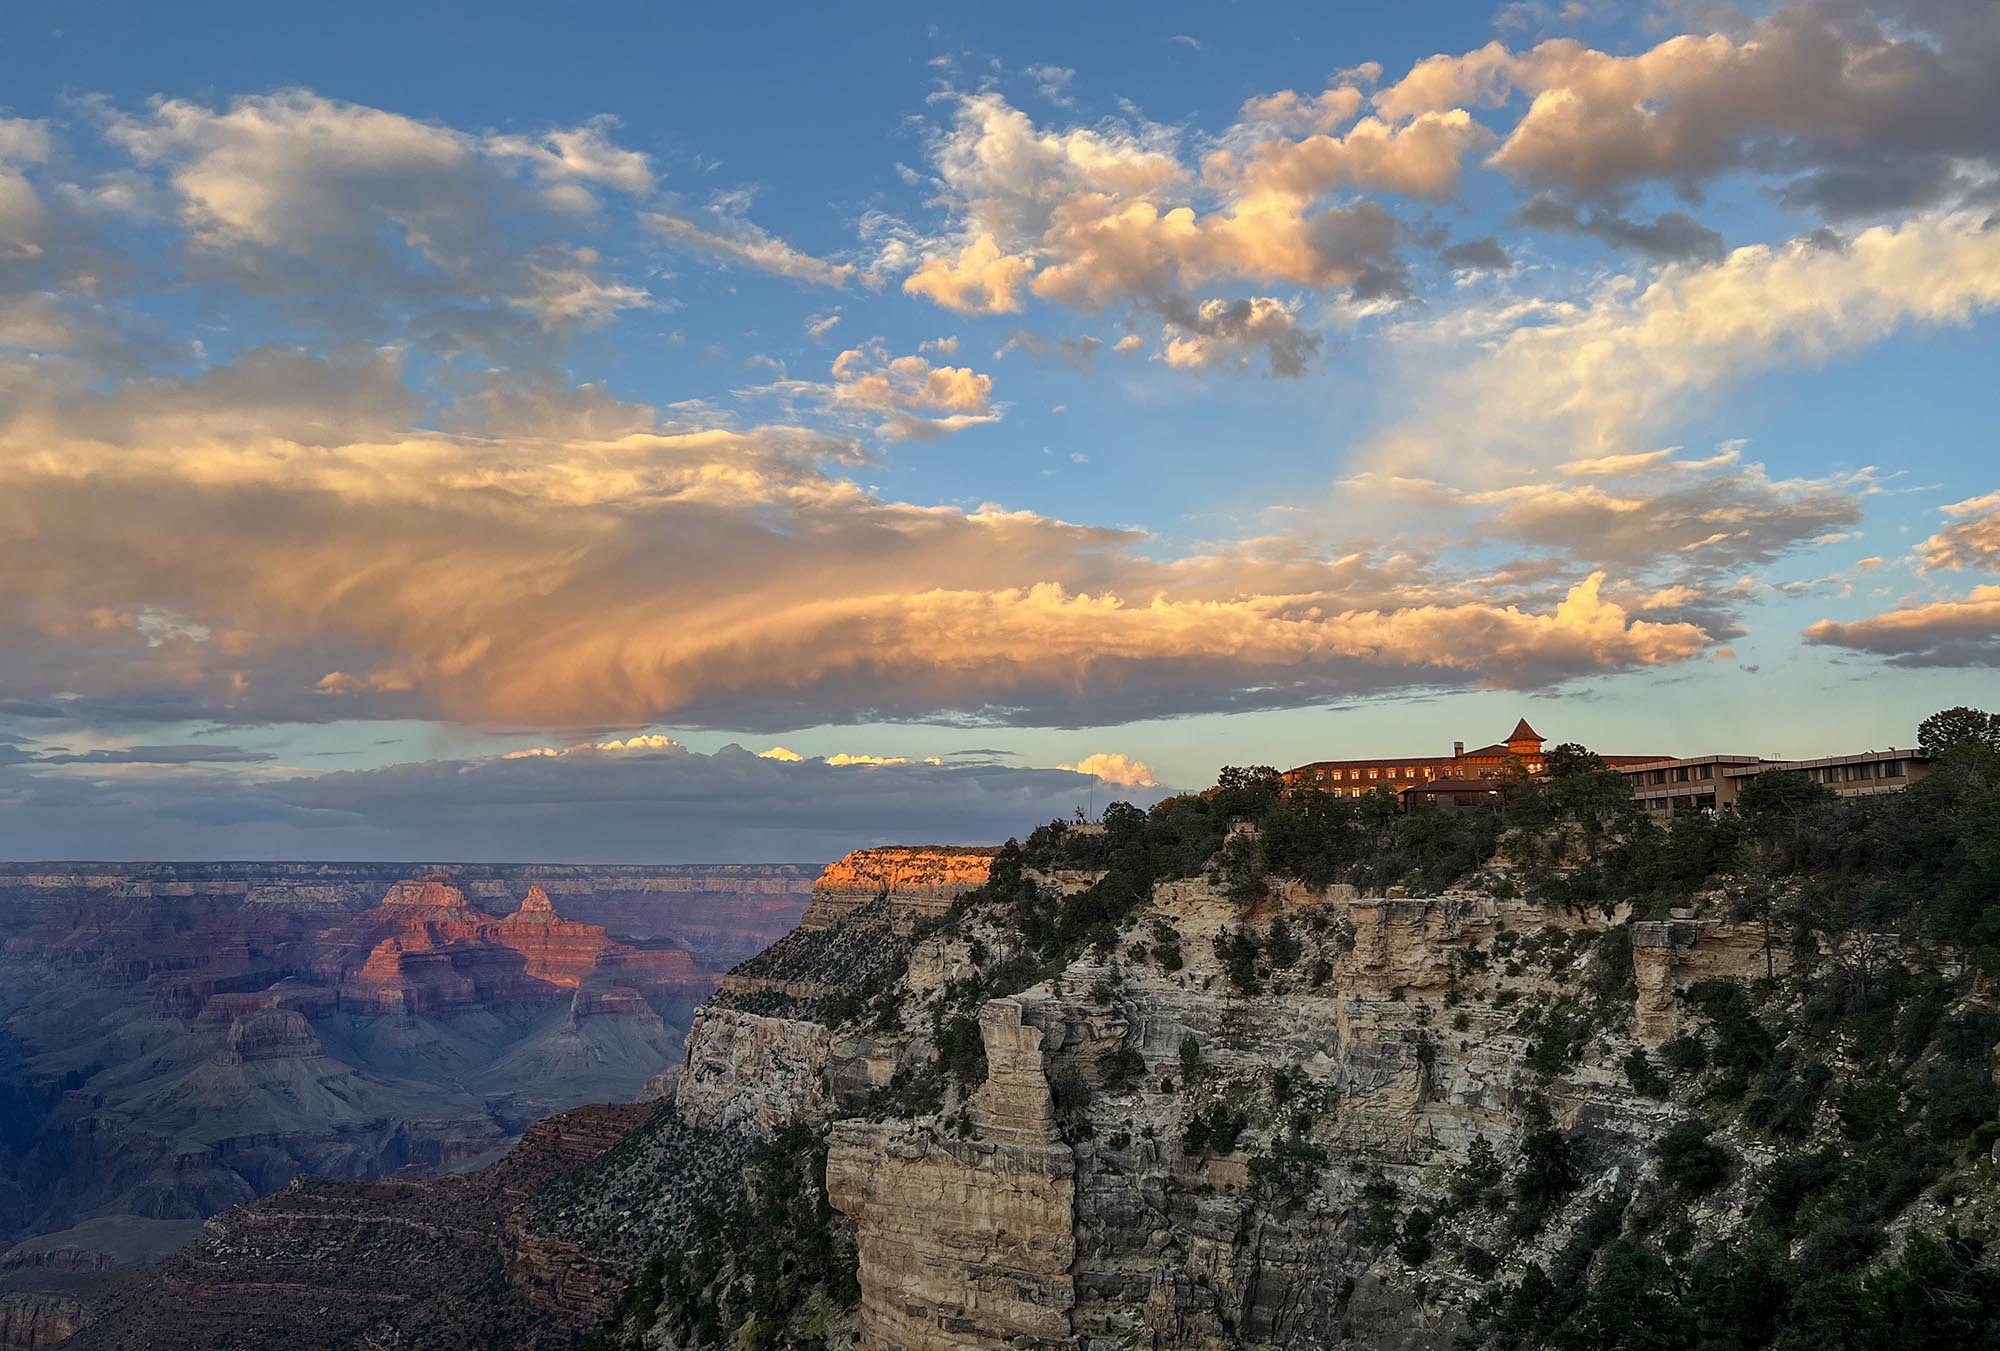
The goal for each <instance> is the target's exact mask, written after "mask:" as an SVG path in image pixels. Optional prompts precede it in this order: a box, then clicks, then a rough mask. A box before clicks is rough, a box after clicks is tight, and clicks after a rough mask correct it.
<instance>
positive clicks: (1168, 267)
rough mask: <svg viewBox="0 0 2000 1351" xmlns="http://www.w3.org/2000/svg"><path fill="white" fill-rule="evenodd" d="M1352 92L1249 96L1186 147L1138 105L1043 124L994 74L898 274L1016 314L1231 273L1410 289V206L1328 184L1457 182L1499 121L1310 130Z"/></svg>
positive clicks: (909, 283) (1267, 280) (958, 299)
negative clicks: (936, 223)
mask: <svg viewBox="0 0 2000 1351" xmlns="http://www.w3.org/2000/svg"><path fill="white" fill-rule="evenodd" d="M1357 100H1358V95H1354V94H1352V91H1349V93H1348V94H1341V93H1339V92H1337V91H1330V92H1329V93H1328V94H1326V95H1322V96H1317V97H1314V98H1306V97H1304V96H1300V95H1297V94H1290V93H1287V94H1279V95H1270V96H1266V97H1263V98H1259V99H1253V100H1251V101H1250V102H1249V103H1248V104H1246V105H1245V112H1244V119H1245V120H1244V121H1243V122H1241V123H1239V124H1238V125H1236V126H1234V127H1231V128H1229V129H1228V130H1226V131H1225V132H1224V133H1222V134H1221V135H1220V136H1218V137H1216V138H1215V139H1214V148H1213V149H1211V150H1209V151H1208V153H1206V154H1204V155H1202V156H1201V157H1200V159H1199V162H1198V163H1189V162H1187V161H1186V159H1185V158H1184V157H1183V154H1182V140H1183V137H1182V135H1181V133H1180V132H1178V131H1177V130H1176V129H1174V128H1170V127H1165V126H1161V125H1159V124H1156V123H1150V122H1146V121H1143V120H1140V119H1136V118H1128V119H1126V120H1124V121H1106V122H1101V123H1098V124H1096V125H1093V126H1088V127H1081V126H1080V127H1069V128H1065V129H1056V128H1046V127H1041V126H1037V125H1036V124H1035V122H1034V121H1033V120H1031V119H1030V118H1029V117H1028V116H1027V115H1026V114H1025V113H1023V112H1021V111H1020V110H1019V109H1017V108H1014V107H1013V106H1011V105H1010V104H1008V103H1007V102H1006V100H1005V99H1004V98H1003V97H1001V96H1000V95H999V94H997V93H994V92H992V91H984V92H980V93H976V94H960V95H956V96H954V97H953V98H952V99H951V102H950V106H951V108H952V117H951V121H950V122H949V124H948V125H946V126H945V127H943V128H940V129H939V130H938V131H936V133H935V134H934V136H933V138H932V142H931V146H930V151H931V160H932V165H933V168H934V170H935V175H936V180H935V181H936V183H937V187H938V191H937V194H936V200H937V202H938V203H939V204H941V205H942V206H943V207H944V209H945V211H946V214H947V217H948V222H947V228H946V229H945V230H944V231H942V232H941V233H939V234H938V235H936V236H934V237H932V238H929V239H920V240H917V241H915V242H911V241H909V240H905V239H901V238H899V239H897V240H895V241H894V247H895V249H896V251H897V252H899V253H902V252H909V253H911V254H913V261H912V263H911V264H910V271H909V273H908V275H907V276H905V277H904V280H903V289H904V291H905V292H907V293H908V294H911V295H916V296H922V297H925V298H927V299H929V300H931V301H933V302H934V303H936V304H938V305H941V306H943V307H945V308H947V309H951V310H954V311H957V312H960V313H966V314H1012V313H1019V312H1020V311H1022V310H1023V309H1024V308H1025V307H1026V305H1027V304H1028V302H1029V300H1030V298H1034V299H1039V300H1041V301H1044V302H1048V303H1054V304H1060V305H1066V306H1070V307H1074V308H1078V309H1083V310H1086V311H1092V312H1095V311H1100V310H1104V309H1107V308H1111V307H1120V306H1123V307H1135V308H1139V309H1145V310H1151V311H1154V312H1156V313H1160V314H1163V315H1166V316H1168V317H1169V318H1172V317H1173V316H1174V315H1175V314H1187V313H1190V312H1192V311H1193V309H1194V308H1195V307H1196V306H1197V304H1198V303H1199V302H1198V301H1197V299H1196V295H1197V294H1198V293H1200V292H1202V291H1209V292H1213V291H1214V290H1216V289H1217V288H1219V287H1222V286H1228V285H1234V286H1243V287H1250V288H1254V287H1256V286H1258V285H1259V284H1263V285H1268V284H1271V283H1286V284H1293V285H1300V286H1308V287H1314V288H1323V287H1334V286H1340V287H1351V288H1353V289H1354V290H1355V292H1356V294H1357V295H1358V296H1361V297H1362V298H1381V297H1401V296H1402V295H1404V294H1406V293H1407V291H1408V283H1407V280H1406V278H1405V269H1404V266H1403V264H1402V262H1401V261H1400V259H1399V257H1398V254H1397V249H1398V245H1399V242H1400V240H1401V238H1402V234H1403V229H1402V226H1401V225H1400V223H1399V222H1398V221H1397V220H1396V219H1395V217H1393V216H1392V215H1391V214H1390V213H1389V212H1388V211H1387V210H1385V209H1384V208H1383V207H1382V206H1381V205H1379V204H1378V203H1376V202H1373V201H1369V200H1328V198H1329V195H1330V194H1337V193H1342V192H1352V191H1355V190H1371V191H1380V192H1384V193H1396V194H1403V195H1409V196H1418V197H1425V198H1433V199H1443V198H1447V197H1449V196H1451V195H1452V194H1453V193H1454V192H1455V191H1456V190H1457V186H1458V176H1459V172H1460V167H1461V165H1462V163H1463V161H1464V159H1465V157H1466V156H1467V155H1468V154H1469V153H1471V152H1472V151H1474V150H1476V149H1478V148H1480V147H1481V146H1483V145H1485V144H1487V143H1489V142H1490V140H1491V133H1489V132H1488V131H1486V129H1485V128H1483V127H1482V126H1480V125H1479V124H1478V123H1477V122H1475V121H1474V120H1472V119H1471V118H1470V117H1469V116H1468V115H1466V114H1464V113H1462V112H1437V113H1427V114H1424V115H1421V116H1418V117H1415V118H1413V119H1411V120H1409V121H1408V122H1406V123H1401V124H1392V123H1390V122H1386V121H1384V120H1382V119H1380V118H1374V117H1370V118H1364V119H1362V120H1361V121H1360V122H1357V123H1355V124H1354V125H1353V126H1351V127H1349V128H1348V129H1347V130H1346V131H1344V132H1342V133H1340V134H1334V133H1333V132H1332V131H1331V130H1314V129H1311V128H1318V127H1321V126H1322V125H1324V126H1325V127H1327V128H1331V127H1332V126H1334V125H1337V124H1338V123H1339V122H1340V121H1341V120H1342V119H1341V116H1340V114H1341V113H1342V111H1343V109H1346V108H1349V107H1352V106H1355V105H1356V103H1357ZM1302 130H1303V131H1304V132H1305V134H1303V135H1299V134H1297V133H1298V132H1300V131H1302ZM1223 298H1224V299H1233V298H1232V297H1223ZM1240 298H1241V299H1243V300H1245V301H1248V302H1253V303H1254V301H1255V300H1256V297H1255V296H1247V297H1240ZM1176 322H1180V321H1179V320H1176ZM1181 326H1182V327H1184V328H1185V327H1189V325H1188V324H1187V323H1184V322H1182V323H1181ZM1184 364H1189V363H1184Z"/></svg>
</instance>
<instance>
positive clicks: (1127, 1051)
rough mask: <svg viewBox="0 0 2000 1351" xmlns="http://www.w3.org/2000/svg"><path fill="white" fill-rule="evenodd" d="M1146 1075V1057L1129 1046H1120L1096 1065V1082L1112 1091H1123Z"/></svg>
mask: <svg viewBox="0 0 2000 1351" xmlns="http://www.w3.org/2000/svg"><path fill="white" fill-rule="evenodd" d="M1145 1077H1146V1058H1145V1057H1144V1056H1142V1055H1140V1054H1139V1053H1138V1052H1137V1051H1135V1050H1133V1049H1132V1048H1131V1047H1129V1046H1121V1047H1119V1048H1118V1049H1117V1050H1115V1051H1113V1052H1112V1053H1111V1054H1110V1055H1108V1056H1105V1057H1104V1059H1103V1060H1101V1061H1099V1062H1098V1065H1097V1082H1098V1083H1100V1084H1102V1085H1104V1087H1105V1089H1106V1090H1107V1091H1109V1092H1112V1093H1123V1092H1124V1091H1125V1090H1126V1089H1128V1088H1131V1087H1132V1086H1133V1085H1134V1084H1136V1083H1138V1082H1139V1081H1140V1080H1141V1079H1143V1078H1145Z"/></svg>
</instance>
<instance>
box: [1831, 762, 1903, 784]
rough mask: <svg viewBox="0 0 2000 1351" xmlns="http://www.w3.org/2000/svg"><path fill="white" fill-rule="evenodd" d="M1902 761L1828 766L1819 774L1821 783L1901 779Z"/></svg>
mask: <svg viewBox="0 0 2000 1351" xmlns="http://www.w3.org/2000/svg"><path fill="white" fill-rule="evenodd" d="M1903 776H1904V770H1903V762H1902V761H1901V760H1875V761H1871V762H1868V763H1864V764H1859V765H1827V766H1825V767H1824V768H1823V769H1821V770H1820V772H1819V781H1820V782H1821V783H1868V782H1870V781H1872V780H1874V779H1900V778H1902V777H1903Z"/></svg>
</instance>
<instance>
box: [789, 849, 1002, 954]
mask: <svg viewBox="0 0 2000 1351" xmlns="http://www.w3.org/2000/svg"><path fill="white" fill-rule="evenodd" d="M998 852H999V851H998V850H995V849H974V848H967V847H963V846H945V845H891V846H887V847H884V848H879V849H857V850H855V851H854V852H853V853H851V854H848V855H847V856H846V857H845V858H842V859H841V860H840V861H838V862H837V863H833V864H830V865H829V866H828V867H827V869H826V871H825V872H823V873H821V874H820V876H819V880H818V881H816V882H814V883H813V889H812V904H811V905H809V906H807V907H806V912H805V915H804V917H803V918H802V919H800V921H799V924H800V926H801V927H802V928H807V929H826V928H830V927H832V926H833V925H835V924H838V923H839V922H841V921H842V920H844V919H846V918H847V917H848V916H850V915H852V914H854V912H855V911H857V910H859V909H861V908H862V907H864V906H866V905H868V904H870V903H871V902H874V901H878V900H880V901H885V902H886V916H887V922H888V923H889V925H890V927H892V928H893V929H895V930H896V931H897V932H898V933H908V932H909V931H910V929H911V928H913V927H914V926H915V925H916V923H917V922H918V921H919V920H925V919H936V918H937V917H939V916H940V915H942V914H944V912H945V911H946V910H948V909H950V908H951V903H952V902H953V901H954V900H956V899H957V898H958V897H960V896H962V895H964V894H965V893H966V892H968V891H970V890H972V889H973V888H974V887H976V886H979V885H980V884H981V883H983V882H984V881H985V880H986V875H987V873H988V872H989V871H990V870H991V869H992V867H993V856H994V855H995V854H996V853H998Z"/></svg>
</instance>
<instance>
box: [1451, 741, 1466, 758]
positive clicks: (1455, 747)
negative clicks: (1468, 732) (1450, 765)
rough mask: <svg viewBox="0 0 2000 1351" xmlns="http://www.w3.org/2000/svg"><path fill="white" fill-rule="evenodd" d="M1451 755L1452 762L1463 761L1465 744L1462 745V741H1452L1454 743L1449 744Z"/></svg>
mask: <svg viewBox="0 0 2000 1351" xmlns="http://www.w3.org/2000/svg"><path fill="white" fill-rule="evenodd" d="M1451 755H1452V758H1453V759H1454V760H1462V759H1464V758H1465V743H1464V742H1463V741H1454V742H1452V743H1451Z"/></svg>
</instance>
